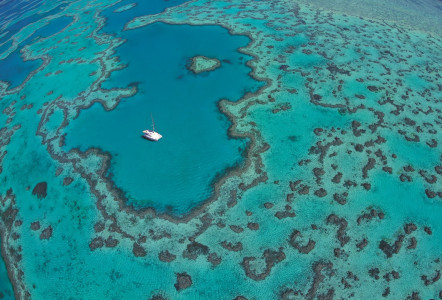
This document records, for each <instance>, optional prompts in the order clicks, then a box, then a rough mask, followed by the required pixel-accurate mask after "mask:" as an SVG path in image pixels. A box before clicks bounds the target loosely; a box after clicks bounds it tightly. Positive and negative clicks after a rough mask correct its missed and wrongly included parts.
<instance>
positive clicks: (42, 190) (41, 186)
mask: <svg viewBox="0 0 442 300" xmlns="http://www.w3.org/2000/svg"><path fill="white" fill-rule="evenodd" d="M47 189H48V184H47V183H46V182H45V181H43V182H39V183H37V185H36V186H35V187H34V189H33V190H32V195H36V196H37V198H38V199H43V198H46V196H47Z"/></svg>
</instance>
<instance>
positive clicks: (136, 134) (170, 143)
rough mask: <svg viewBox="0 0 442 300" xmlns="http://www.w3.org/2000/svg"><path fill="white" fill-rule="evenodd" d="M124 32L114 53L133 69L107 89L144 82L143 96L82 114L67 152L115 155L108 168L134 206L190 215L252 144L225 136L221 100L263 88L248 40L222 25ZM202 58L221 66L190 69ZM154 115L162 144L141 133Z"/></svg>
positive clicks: (117, 74)
mask: <svg viewBox="0 0 442 300" xmlns="http://www.w3.org/2000/svg"><path fill="white" fill-rule="evenodd" d="M139 36H143V39H142V40H140V39H139V38H138V37H139ZM123 37H124V38H125V39H126V40H127V41H126V42H125V43H124V44H123V45H122V46H120V47H119V48H118V49H117V52H116V55H118V57H120V59H122V60H124V61H125V62H127V64H128V66H127V68H125V69H123V70H122V71H117V72H114V73H113V74H112V75H111V77H110V78H109V80H107V81H106V82H105V83H104V84H103V85H102V87H104V88H111V87H115V86H118V87H125V86H128V85H130V84H131V83H132V84H134V83H138V84H137V89H138V92H137V95H136V96H134V97H131V98H127V99H124V100H122V101H121V103H120V104H118V106H117V107H116V109H114V110H112V111H110V112H105V110H104V109H103V107H102V106H101V105H100V104H95V105H93V106H92V107H91V108H90V109H87V110H85V111H83V112H81V114H80V115H79V117H78V118H77V119H75V120H74V121H73V122H72V123H71V125H70V126H68V127H67V129H66V132H67V136H66V149H67V150H69V149H72V148H79V149H80V150H82V151H85V150H87V149H88V148H90V147H94V148H99V149H101V150H102V151H108V152H110V153H111V155H112V157H113V158H112V167H111V169H110V171H109V172H110V173H111V174H112V179H113V181H114V182H115V184H116V185H117V186H118V187H119V188H121V189H122V190H123V191H124V193H125V195H126V197H127V198H128V202H129V204H133V205H134V206H136V207H154V208H155V209H157V210H158V211H159V212H160V213H164V212H166V210H167V211H169V212H170V213H173V214H177V215H184V214H186V213H188V212H189V211H190V210H191V209H192V208H194V207H196V206H197V205H198V204H200V203H201V202H202V201H204V200H206V199H207V198H209V197H210V196H211V195H212V193H213V189H212V187H211V184H212V183H213V182H214V180H215V178H216V177H217V176H220V175H221V174H222V173H223V172H224V170H225V169H227V168H229V167H233V166H234V165H235V164H242V163H243V161H242V158H241V153H242V152H243V151H244V148H245V145H246V141H244V140H237V139H230V138H229V137H228V136H227V129H228V128H229V126H230V125H231V124H229V121H228V120H227V118H226V117H225V115H223V114H221V113H220V111H219V109H218V108H217V102H218V101H219V100H221V99H229V100H231V101H237V100H238V99H240V98H241V97H242V96H243V95H245V94H246V93H248V92H256V91H257V90H258V88H259V87H260V86H262V85H263V84H262V83H261V82H258V81H256V80H253V79H252V78H250V77H249V76H248V73H250V72H251V69H250V68H249V67H247V66H246V61H247V60H250V59H251V57H250V56H247V55H244V54H241V53H239V52H238V51H237V49H238V48H240V47H245V46H246V45H247V44H248V42H249V39H248V38H247V37H244V36H232V35H230V34H229V33H228V31H227V30H226V29H224V28H222V27H218V26H198V27H192V26H186V25H180V26H177V25H168V24H162V23H157V24H155V25H152V26H149V27H144V28H141V29H139V30H136V31H127V32H124V35H123ZM219 44H221V45H223V46H222V47H219ZM196 55H206V56H208V57H215V58H217V59H219V60H220V61H222V67H220V68H219V69H217V70H215V71H213V72H210V73H206V74H204V73H202V74H199V75H194V74H193V73H192V72H191V71H189V70H188V69H187V68H186V66H188V65H189V60H190V59H191V58H192V57H193V56H196ZM226 85H228V86H229V88H228V89H226V88H225V86H226ZM151 113H152V114H153V116H154V119H155V123H156V130H157V131H158V132H160V133H161V134H162V135H163V136H164V138H163V139H162V140H161V143H152V142H148V141H146V140H145V139H144V138H142V130H145V129H148V128H151V118H150V114H151ZM86 124H87V126H85V125H86ZM178 195H179V196H178Z"/></svg>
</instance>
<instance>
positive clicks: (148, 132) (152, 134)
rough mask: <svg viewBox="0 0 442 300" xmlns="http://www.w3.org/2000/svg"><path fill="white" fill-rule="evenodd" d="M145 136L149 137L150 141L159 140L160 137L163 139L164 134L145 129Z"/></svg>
mask: <svg viewBox="0 0 442 300" xmlns="http://www.w3.org/2000/svg"><path fill="white" fill-rule="evenodd" d="M143 134H144V135H143V137H144V138H145V139H148V140H150V141H154V142H156V141H158V140H159V139H161V138H162V137H163V136H162V135H161V134H159V133H158V132H155V131H152V130H144V131H143Z"/></svg>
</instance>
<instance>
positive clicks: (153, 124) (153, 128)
mask: <svg viewBox="0 0 442 300" xmlns="http://www.w3.org/2000/svg"><path fill="white" fill-rule="evenodd" d="M150 118H151V119H152V130H153V132H155V123H154V122H153V117H152V113H150Z"/></svg>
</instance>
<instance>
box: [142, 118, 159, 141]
mask: <svg viewBox="0 0 442 300" xmlns="http://www.w3.org/2000/svg"><path fill="white" fill-rule="evenodd" d="M150 117H151V118H152V130H149V129H146V130H144V131H143V137H144V138H146V139H148V140H151V141H155V142H156V141H158V140H159V139H160V138H162V137H163V136H162V135H161V134H159V133H158V132H156V131H155V123H154V122H153V117H152V114H150Z"/></svg>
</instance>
